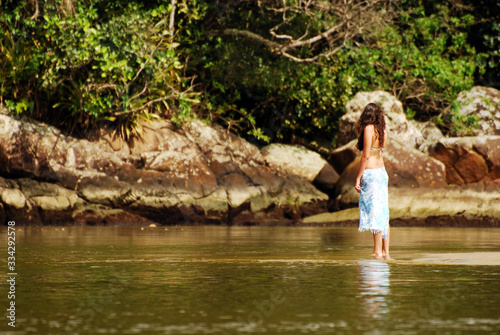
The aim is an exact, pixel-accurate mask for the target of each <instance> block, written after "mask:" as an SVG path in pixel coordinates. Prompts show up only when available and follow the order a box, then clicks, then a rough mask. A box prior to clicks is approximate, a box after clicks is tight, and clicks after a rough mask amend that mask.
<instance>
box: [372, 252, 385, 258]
mask: <svg viewBox="0 0 500 335" xmlns="http://www.w3.org/2000/svg"><path fill="white" fill-rule="evenodd" d="M372 257H373V258H375V259H382V257H383V256H382V254H377V253H373V254H372Z"/></svg>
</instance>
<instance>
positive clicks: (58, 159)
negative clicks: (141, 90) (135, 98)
mask: <svg viewBox="0 0 500 335" xmlns="http://www.w3.org/2000/svg"><path fill="white" fill-rule="evenodd" d="M0 173H1V174H2V175H3V176H7V178H8V179H6V180H5V183H4V184H5V185H4V186H5V187H3V188H2V189H0V204H1V206H0V209H1V211H0V212H2V213H6V215H7V214H8V215H10V214H12V213H13V211H14V210H15V209H16V208H22V209H23V211H24V212H26V213H31V214H29V215H28V216H26V220H23V221H26V223H28V222H29V221H28V219H29V216H31V217H35V216H36V217H37V218H38V219H37V220H38V221H40V222H42V223H53V222H49V221H50V220H49V218H50V215H52V214H54V213H57V212H59V213H63V212H64V213H66V214H65V215H62V216H60V217H61V218H66V219H67V218H72V219H68V221H69V222H71V220H74V222H88V223H92V222H94V223H103V222H117V221H119V220H120V217H122V218H124V220H137V222H147V221H156V222H159V223H183V222H184V223H202V222H205V223H207V222H213V223H216V222H219V223H220V222H224V223H236V224H237V223H251V222H254V223H259V222H263V221H266V220H282V219H286V218H288V219H293V220H296V219H298V218H300V217H301V216H303V215H305V214H310V213H314V212H315V211H321V210H323V209H324V208H325V204H326V200H327V199H328V197H327V196H326V195H325V194H324V193H322V192H320V191H318V190H317V189H316V188H315V187H314V186H313V185H312V184H311V183H310V182H309V181H308V180H307V179H305V178H303V177H300V176H296V175H293V174H290V173H288V172H286V171H282V170H277V169H275V168H273V167H271V166H269V165H267V163H266V162H265V160H264V157H263V156H262V155H261V153H260V151H259V149H258V148H257V147H255V146H253V145H251V144H250V143H248V142H246V141H244V140H243V139H241V138H238V137H236V136H234V135H231V134H229V133H227V132H226V131H225V130H224V129H222V128H220V127H210V126H208V125H206V124H204V123H203V122H198V121H193V122H192V123H191V124H190V125H187V126H185V127H183V128H178V127H175V126H174V125H172V124H171V123H170V122H166V121H159V122H154V123H152V124H144V126H143V138H142V139H141V140H135V141H133V142H129V143H125V142H124V141H123V140H121V139H120V138H117V137H115V136H113V134H112V133H111V132H108V133H104V134H101V136H100V137H98V139H97V140H96V141H87V140H82V139H76V138H73V137H71V136H66V135H64V134H63V133H61V132H60V131H59V130H57V129H55V128H54V127H51V126H47V125H45V124H42V123H39V122H34V121H26V120H24V121H22V120H18V119H15V118H12V117H10V116H9V115H5V114H1V113H0ZM19 178H22V179H23V180H25V179H26V178H28V180H36V181H37V182H43V183H45V184H44V185H45V186H43V187H42V188H43V189H44V190H45V191H44V192H41V191H40V189H41V186H40V185H38V186H37V185H35V184H34V183H31V184H30V183H27V182H25V181H23V182H21V181H19V180H20V179H19ZM47 185H57V186H58V188H51V187H49V186H47ZM0 186H1V185H0ZM21 186H22V187H21ZM34 190H37V191H36V192H35V191H34ZM63 190H67V191H68V192H70V193H67V192H66V193H65V191H63ZM87 209H88V210H87ZM68 213H69V214H68ZM87 214H88V215H87ZM108 215H109V218H108V220H106V218H104V219H103V216H108ZM52 217H53V218H56V217H57V215H55V214H54V215H52ZM47 220H48V221H47ZM62 220H63V219H62Z"/></svg>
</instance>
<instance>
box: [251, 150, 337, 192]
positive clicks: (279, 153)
mask: <svg viewBox="0 0 500 335" xmlns="http://www.w3.org/2000/svg"><path fill="white" fill-rule="evenodd" d="M261 153H262V155H263V156H264V159H265V160H266V162H267V163H268V164H269V165H270V166H273V167H274V168H276V169H283V170H285V171H287V172H289V173H291V174H295V175H298V176H302V177H304V178H306V179H307V180H309V181H311V182H312V183H313V184H314V185H315V186H316V187H318V188H319V189H320V190H321V191H323V192H325V193H329V191H331V190H333V189H334V187H335V183H337V180H338V179H339V175H338V173H337V172H336V171H335V169H334V168H333V167H332V166H331V165H330V164H329V163H328V162H327V161H326V160H325V159H324V158H323V157H321V155H320V154H318V153H317V152H314V151H311V150H308V149H306V148H305V147H303V146H300V145H287V144H277V143H273V144H270V145H268V146H265V147H264V148H262V149H261Z"/></svg>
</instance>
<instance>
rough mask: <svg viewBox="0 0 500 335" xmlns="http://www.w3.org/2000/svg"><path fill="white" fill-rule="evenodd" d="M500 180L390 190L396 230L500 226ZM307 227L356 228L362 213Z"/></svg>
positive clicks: (319, 218)
mask: <svg viewBox="0 0 500 335" xmlns="http://www.w3.org/2000/svg"><path fill="white" fill-rule="evenodd" d="M499 188H500V180H496V181H489V182H480V183H475V184H469V185H463V186H456V185H450V186H447V187H444V188H439V189H435V188H425V187H424V188H412V189H408V188H390V189H389V215H390V223H391V225H392V226H408V225H410V226H441V225H446V226H450V225H451V226H473V225H477V226H485V225H488V226H496V227H498V226H500V206H498V204H499V203H500V193H499V192H498V189H499ZM302 223H303V224H307V225H309V224H322V225H325V224H335V225H353V226H357V225H358V223H359V209H358V208H349V209H345V210H341V211H338V212H334V213H322V214H317V215H314V216H311V217H307V218H304V219H303V220H302Z"/></svg>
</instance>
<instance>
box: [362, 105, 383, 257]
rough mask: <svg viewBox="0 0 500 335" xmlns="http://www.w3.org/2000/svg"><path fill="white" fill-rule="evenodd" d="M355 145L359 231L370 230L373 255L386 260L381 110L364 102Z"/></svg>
mask: <svg viewBox="0 0 500 335" xmlns="http://www.w3.org/2000/svg"><path fill="white" fill-rule="evenodd" d="M356 135H357V136H358V143H357V148H358V150H362V151H363V153H362V155H361V163H360V166H359V172H358V176H357V178H356V186H355V188H356V191H358V192H359V193H360V197H359V231H366V230H370V231H371V232H372V233H373V243H374V247H373V257H375V258H382V257H385V258H386V259H389V201H388V190H387V189H388V182H389V177H388V176H387V172H386V171H385V166H384V159H383V157H382V156H383V153H384V148H385V145H386V143H387V132H386V129H385V119H384V113H383V112H382V109H381V108H380V107H379V106H378V105H377V104H374V103H370V104H368V105H367V106H366V107H365V109H364V111H363V113H362V114H361V117H360V118H359V120H358V123H357V124H356Z"/></svg>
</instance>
